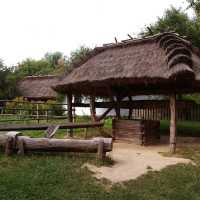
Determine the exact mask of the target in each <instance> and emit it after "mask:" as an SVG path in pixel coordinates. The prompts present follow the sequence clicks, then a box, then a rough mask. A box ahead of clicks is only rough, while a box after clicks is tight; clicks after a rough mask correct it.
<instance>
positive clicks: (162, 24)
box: [141, 7, 200, 48]
mask: <svg viewBox="0 0 200 200" xmlns="http://www.w3.org/2000/svg"><path fill="white" fill-rule="evenodd" d="M162 31H175V32H177V33H179V34H180V35H183V36H187V37H188V38H189V39H190V40H191V41H192V43H193V44H194V45H195V46H197V47H199V48H200V37H199V35H200V26H199V21H198V20H197V19H196V18H192V19H191V18H189V16H188V15H187V13H185V12H184V11H182V9H176V8H174V7H171V8H170V9H168V10H166V11H165V13H164V15H163V17H161V18H158V20H157V22H155V23H152V24H150V25H149V26H148V27H146V28H145V29H144V31H143V32H142V33H141V34H142V35H145V36H147V35H152V34H156V33H159V32H162Z"/></svg>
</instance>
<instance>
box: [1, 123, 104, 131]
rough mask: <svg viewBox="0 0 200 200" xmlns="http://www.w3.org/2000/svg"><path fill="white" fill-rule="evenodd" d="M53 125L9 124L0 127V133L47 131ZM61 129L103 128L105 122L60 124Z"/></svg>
mask: <svg viewBox="0 0 200 200" xmlns="http://www.w3.org/2000/svg"><path fill="white" fill-rule="evenodd" d="M50 125H52V124H45V125H42V124H41V125H38V124H34V125H26V124H9V125H3V124H2V125H0V131H16V130H46V129H47V128H48V127H49V126H50ZM58 125H59V129H75V128H95V127H102V126H103V125H104V123H103V122H92V123H66V124H58Z"/></svg>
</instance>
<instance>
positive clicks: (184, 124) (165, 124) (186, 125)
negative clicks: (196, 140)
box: [160, 120, 200, 137]
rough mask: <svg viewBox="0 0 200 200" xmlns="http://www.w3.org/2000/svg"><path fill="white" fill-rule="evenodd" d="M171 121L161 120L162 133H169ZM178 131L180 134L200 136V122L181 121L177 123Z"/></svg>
mask: <svg viewBox="0 0 200 200" xmlns="http://www.w3.org/2000/svg"><path fill="white" fill-rule="evenodd" d="M169 123H170V122H169V121H167V120H162V121H161V122H160V132H161V134H164V135H166V134H169ZM177 132H178V135H180V136H191V137H200V123H199V122H197V121H179V122H178V123H177Z"/></svg>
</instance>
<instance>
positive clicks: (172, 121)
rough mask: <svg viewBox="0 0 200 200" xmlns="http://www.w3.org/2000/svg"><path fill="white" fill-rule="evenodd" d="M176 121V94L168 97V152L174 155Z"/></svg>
mask: <svg viewBox="0 0 200 200" xmlns="http://www.w3.org/2000/svg"><path fill="white" fill-rule="evenodd" d="M176 121H177V110H176V94H172V95H171V96H170V152H171V153H175V151H176V132H177V127H176Z"/></svg>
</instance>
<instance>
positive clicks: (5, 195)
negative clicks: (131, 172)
mask: <svg viewBox="0 0 200 200" xmlns="http://www.w3.org/2000/svg"><path fill="white" fill-rule="evenodd" d="M180 153H181V154H183V155H184V156H186V157H192V159H193V160H194V161H195V162H196V163H197V165H196V166H192V165H191V164H190V165H177V166H171V167H168V168H166V169H164V170H162V171H160V172H151V171H150V172H149V173H148V174H146V175H144V176H142V177H140V178H138V179H137V180H133V181H129V182H127V183H123V184H116V185H111V184H110V183H109V182H108V181H105V180H102V181H98V180H96V179H95V178H93V177H92V176H91V173H90V172H88V170H86V169H83V168H81V166H82V164H83V163H85V162H92V163H93V164H102V163H96V159H95V157H94V156H93V155H91V154H59V155H58V154H38V155H36V154H35V155H34V154H30V155H26V156H25V157H19V156H12V157H9V158H8V157H5V156H4V155H3V154H0V199H1V200H38V199H42V200H68V199H69V200H78V199H81V200H94V199H95V200H102V199H104V200H111V199H112V200H132V199H133V200H137V199H138V200H150V199H151V200H171V199H173V200H188V199H191V200H199V198H200V189H199V185H200V164H199V163H200V156H199V155H200V146H199V147H196V148H188V149H183V150H181V151H180ZM104 164H109V161H107V162H106V163H104ZM133 167H134V166H133Z"/></svg>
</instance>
